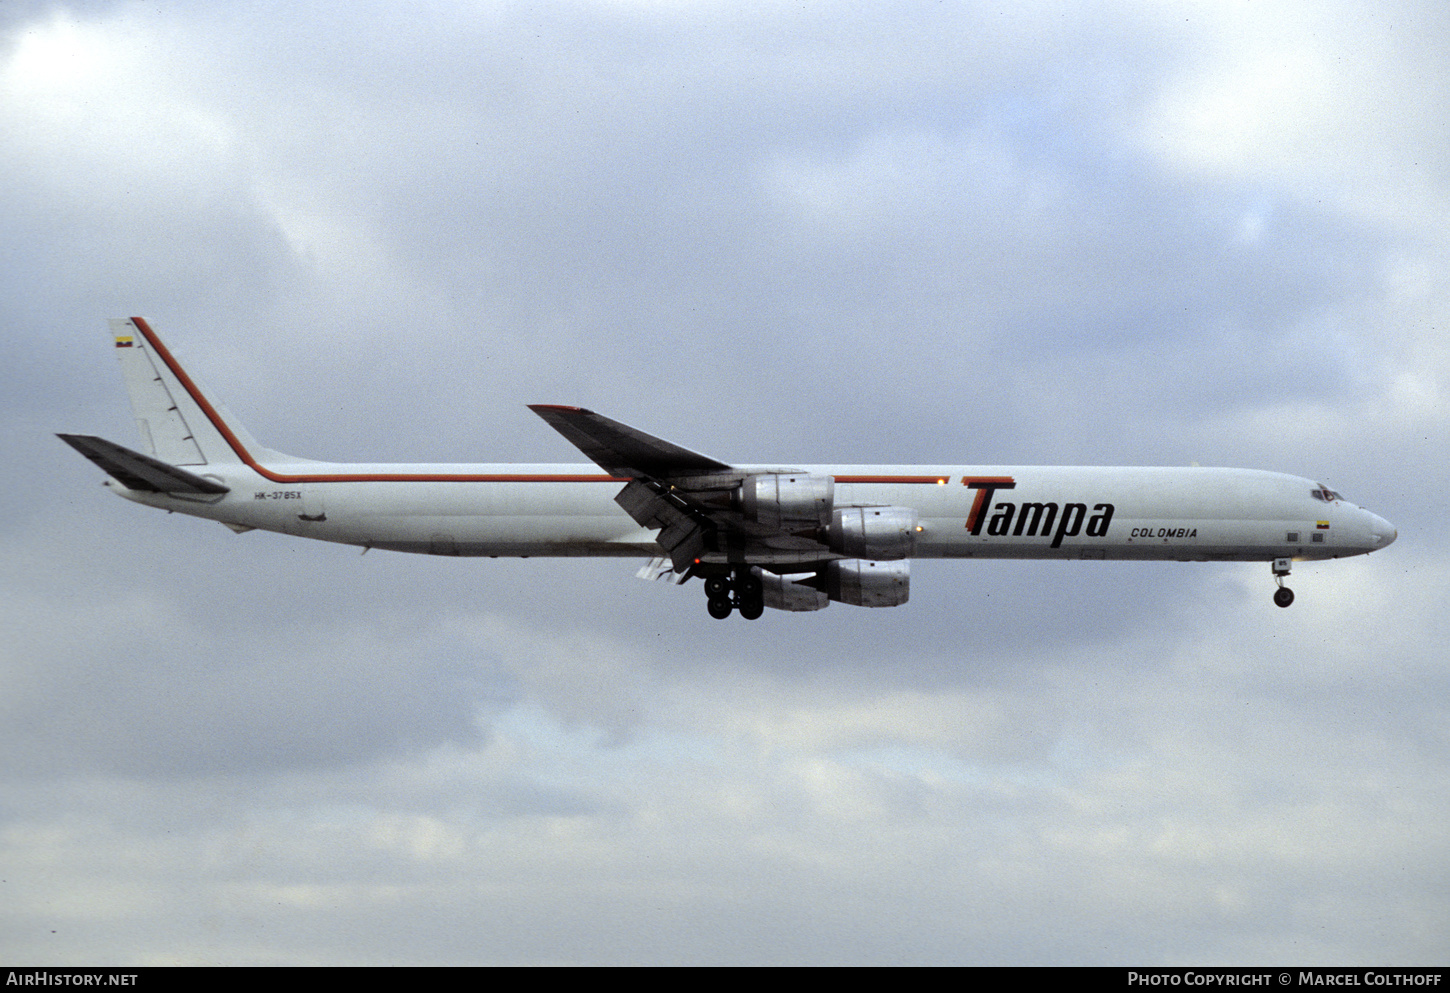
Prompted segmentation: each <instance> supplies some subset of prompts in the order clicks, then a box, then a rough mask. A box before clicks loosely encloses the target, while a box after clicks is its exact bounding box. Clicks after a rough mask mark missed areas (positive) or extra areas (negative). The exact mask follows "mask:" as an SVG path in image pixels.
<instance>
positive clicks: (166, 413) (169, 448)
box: [110, 317, 276, 465]
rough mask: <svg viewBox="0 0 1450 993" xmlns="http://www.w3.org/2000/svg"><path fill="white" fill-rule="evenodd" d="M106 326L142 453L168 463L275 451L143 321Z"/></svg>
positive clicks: (241, 457)
mask: <svg viewBox="0 0 1450 993" xmlns="http://www.w3.org/2000/svg"><path fill="white" fill-rule="evenodd" d="M110 325H111V334H112V336H113V337H114V338H115V340H116V357H117V358H118V359H120V361H121V374H122V376H123V377H124V378H125V380H126V391H127V392H128V393H129V394H130V395H131V411H132V413H134V414H135V415H136V426H137V427H138V428H139V429H140V431H141V439H142V441H143V442H144V443H145V446H146V447H145V451H146V452H148V453H149V454H151V455H154V456H155V457H156V458H158V459H160V460H161V461H163V462H167V463H170V464H171V465H207V464H209V463H218V462H220V463H226V462H245V463H250V462H251V461H252V458H253V456H262V457H265V456H267V455H275V454H276V453H273V452H269V451H267V450H266V449H262V448H261V447H260V446H259V445H258V444H257V443H256V440H255V439H254V438H252V436H251V435H250V434H248V433H247V432H246V430H245V429H244V428H243V427H242V426H241V425H240V424H238V423H237V421H236V419H235V418H234V417H232V416H231V415H230V414H229V413H227V411H226V408H224V407H222V406H221V405H220V404H214V403H212V402H211V401H209V400H208V399H207V398H206V395H205V394H203V393H202V391H201V388H200V387H198V386H197V384H196V381H195V380H193V379H192V378H191V377H190V376H189V375H187V373H186V370H184V369H183V368H182V367H181V364H180V363H178V362H177V361H176V358H175V356H173V355H172V354H171V352H170V351H169V350H168V349H167V348H166V346H165V345H164V344H162V342H161V339H160V338H158V337H157V336H156V332H155V331H153V330H151V326H150V325H149V324H147V323H146V321H145V320H144V319H142V318H140V317H123V318H112V319H111V321H110Z"/></svg>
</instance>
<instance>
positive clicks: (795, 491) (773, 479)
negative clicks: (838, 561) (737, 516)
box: [736, 472, 836, 531]
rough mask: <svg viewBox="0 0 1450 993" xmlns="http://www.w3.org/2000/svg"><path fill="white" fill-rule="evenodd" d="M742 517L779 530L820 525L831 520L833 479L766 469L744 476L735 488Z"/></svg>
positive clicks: (833, 493)
mask: <svg viewBox="0 0 1450 993" xmlns="http://www.w3.org/2000/svg"><path fill="white" fill-rule="evenodd" d="M736 497H737V500H738V506H739V509H740V511H741V513H743V514H744V515H745V516H746V517H748V518H750V519H751V520H752V521H756V522H758V523H760V524H764V525H765V526H766V527H772V528H780V529H781V530H782V531H801V530H805V529H808V528H824V527H826V526H827V525H828V524H829V523H830V521H831V503H832V501H833V500H834V499H835V497H836V481H835V480H834V479H833V478H831V477H830V476H812V475H809V474H807V473H795V472H769V473H762V474H760V475H758V476H747V477H746V478H745V480H744V482H742V483H741V484H740V488H739V489H738V490H736Z"/></svg>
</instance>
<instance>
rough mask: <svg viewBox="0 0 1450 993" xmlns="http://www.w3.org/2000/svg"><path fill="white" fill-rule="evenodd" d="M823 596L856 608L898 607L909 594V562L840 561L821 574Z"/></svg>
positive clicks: (831, 564) (828, 564) (832, 563)
mask: <svg viewBox="0 0 1450 993" xmlns="http://www.w3.org/2000/svg"><path fill="white" fill-rule="evenodd" d="M819 579H820V581H821V585H822V586H823V587H824V589H825V594H826V596H828V597H830V598H831V599H832V600H835V601H837V602H839V603H849V604H852V605H853V606H856V607H899V606H901V605H902V604H903V603H905V602H906V601H907V598H908V597H909V596H910V595H911V563H910V562H907V561H900V562H873V561H870V560H865V559H840V560H838V561H835V562H828V563H826V567H825V569H823V570H822V571H821V574H820V577H819Z"/></svg>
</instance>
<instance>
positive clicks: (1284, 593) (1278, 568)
mask: <svg viewBox="0 0 1450 993" xmlns="http://www.w3.org/2000/svg"><path fill="white" fill-rule="evenodd" d="M1292 564H1293V562H1292V560H1290V559H1275V560H1274V582H1276V583H1278V584H1279V588H1278V589H1277V590H1275V591H1274V603H1276V604H1278V605H1279V606H1280V607H1287V606H1289V604H1291V603H1293V602H1294V591H1293V590H1291V589H1289V587H1287V586H1285V585H1284V577H1285V576H1287V575H1289V567H1290V566H1291V565H1292Z"/></svg>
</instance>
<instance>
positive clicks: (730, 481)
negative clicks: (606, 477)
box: [529, 404, 839, 575]
mask: <svg viewBox="0 0 1450 993" xmlns="http://www.w3.org/2000/svg"><path fill="white" fill-rule="evenodd" d="M529 409H530V410H532V411H533V412H534V413H536V414H538V415H539V416H540V417H542V418H543V419H544V420H545V421H547V422H548V424H549V426H550V427H552V428H554V430H556V431H558V432H559V433H560V434H562V435H563V436H564V437H565V438H567V439H568V440H569V442H570V443H571V444H573V445H574V446H575V447H576V448H578V449H579V450H580V451H581V452H583V453H584V454H585V455H587V456H588V457H589V458H590V459H592V460H593V461H594V462H595V464H596V465H598V466H599V467H600V468H602V469H604V470H605V471H606V472H608V473H609V474H610V475H611V476H616V477H618V478H620V479H625V480H628V483H627V484H626V485H625V487H624V489H623V490H621V491H620V492H619V494H618V495H617V496H616V497H615V498H614V500H615V502H616V503H618V504H619V505H620V506H621V507H623V508H624V510H625V512H626V513H628V514H629V516H630V517H632V518H634V520H635V522H636V523H637V524H639V525H640V526H641V527H645V528H649V529H651V530H654V529H656V528H658V529H659V532H660V533H659V534H658V535H657V536H656V538H655V540H656V541H657V542H659V544H660V547H662V548H663V549H664V550H665V551H666V552H667V553H668V554H669V557H670V561H671V563H672V564H673V566H674V571H675V572H676V573H678V574H681V575H683V574H685V573H686V572H687V571H688V570H689V569H690V568H691V567H692V566H694V565H697V564H699V562H700V557H701V556H702V555H704V554H706V553H709V552H716V553H721V554H723V553H725V551H726V549H727V548H731V549H735V550H743V549H746V548H750V549H751V550H753V551H754V552H755V553H756V554H755V556H754V560H756V561H759V560H760V559H761V555H768V556H769V557H771V558H776V559H779V560H780V561H783V562H784V561H790V562H812V561H823V560H826V559H831V558H837V557H839V556H836V555H834V554H833V553H832V552H831V550H830V549H829V548H828V547H826V546H825V545H824V544H822V543H821V542H820V541H818V540H817V537H818V536H815V535H802V534H799V533H794V532H791V531H786V530H783V529H782V528H779V527H772V526H770V525H767V524H761V523H759V522H758V521H754V520H751V519H750V518H748V517H747V516H745V515H744V514H742V513H741V512H740V510H739V508H738V507H737V506H736V505H735V501H733V500H732V493H733V492H734V491H735V490H736V488H737V487H739V486H740V485H741V483H742V482H743V481H744V480H745V479H746V477H747V476H748V475H749V474H748V473H746V472H744V471H742V470H740V469H736V468H735V467H733V466H730V465H727V464H726V463H724V462H717V461H716V460H715V459H712V458H710V457H709V456H706V455H701V454H699V453H698V452H692V451H690V450H689V449H688V448H681V447H680V446H679V445H675V444H672V443H671V442H668V441H665V440H663V439H661V438H656V437H654V436H653V435H649V434H646V433H645V432H643V431H640V430H638V429H636V428H632V427H630V426H629V425H627V424H621V423H619V422H618V421H614V420H611V419H609V418H608V417H605V416H603V415H602V414H596V413H594V411H592V410H585V409H584V408H582V407H566V406H559V405H554V404H531V405H530V406H529Z"/></svg>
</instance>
